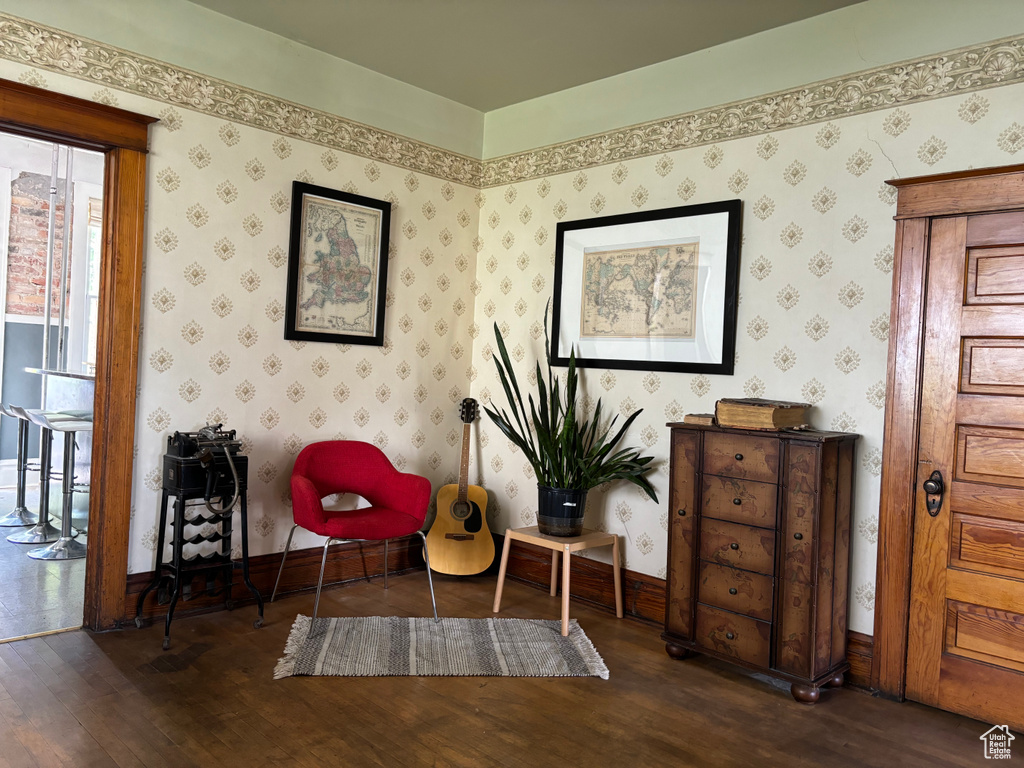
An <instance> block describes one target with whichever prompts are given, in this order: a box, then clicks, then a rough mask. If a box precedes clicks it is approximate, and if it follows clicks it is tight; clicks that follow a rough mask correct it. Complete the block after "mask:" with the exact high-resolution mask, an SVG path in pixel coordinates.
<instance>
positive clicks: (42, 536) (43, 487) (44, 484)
mask: <svg viewBox="0 0 1024 768" xmlns="http://www.w3.org/2000/svg"><path fill="white" fill-rule="evenodd" d="M52 453H53V432H51V431H50V430H49V429H47V428H46V427H42V428H41V429H40V430H39V522H38V523H36V524H35V525H34V526H33V527H32V528H30V529H29V530H27V531H23V532H22V533H14V534H11V535H10V536H8V537H7V540H8V541H9V542H11V543H12V544H49V543H50V542H51V541H57V539H59V538H60V531H58V530H57V529H56V528H54V527H53V526H52V525H50V458H51V454H52ZM69 519H70V518H69ZM72 535H73V536H77V535H78V532H77V531H72Z"/></svg>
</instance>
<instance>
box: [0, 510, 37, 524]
mask: <svg viewBox="0 0 1024 768" xmlns="http://www.w3.org/2000/svg"><path fill="white" fill-rule="evenodd" d="M38 522H39V514H38V513H36V512H32V511H31V510H29V509H27V508H26V507H16V508H15V509H14V510H12V511H11V512H9V513H8V514H6V515H4V516H3V517H0V528H24V527H26V526H29V525H35V524H36V523H38Z"/></svg>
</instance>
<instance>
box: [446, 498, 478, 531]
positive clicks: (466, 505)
mask: <svg viewBox="0 0 1024 768" xmlns="http://www.w3.org/2000/svg"><path fill="white" fill-rule="evenodd" d="M451 513H452V517H453V518H454V519H456V520H461V521H463V523H462V527H463V528H465V529H466V533H477V532H479V531H480V530H481V529H482V528H483V527H484V516H483V515H482V514H480V507H479V505H477V504H476V503H474V502H472V501H456V502H454V503H453V504H452V506H451Z"/></svg>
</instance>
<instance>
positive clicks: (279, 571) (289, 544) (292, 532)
mask: <svg viewBox="0 0 1024 768" xmlns="http://www.w3.org/2000/svg"><path fill="white" fill-rule="evenodd" d="M298 527H299V524H298V523H293V524H292V529H291V530H290V531H288V541H286V542H285V543H284V554H283V555H281V567H280V568H278V569H277V578H276V579H274V591H273V592H272V593H271V594H270V602H274V598H275V597H277V585H278V584H280V583H281V574H282V573H284V561H285V559H287V557H288V550H289V549H291V547H292V536H294V535H295V529H296V528H298Z"/></svg>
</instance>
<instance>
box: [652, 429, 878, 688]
mask: <svg viewBox="0 0 1024 768" xmlns="http://www.w3.org/2000/svg"><path fill="white" fill-rule="evenodd" d="M668 426H669V427H670V428H671V429H672V456H671V478H670V486H671V487H670V494H669V504H670V508H669V550H668V582H667V589H668V595H667V600H666V611H665V632H664V634H663V635H662V638H663V639H664V640H665V641H666V646H665V649H666V651H668V654H669V655H670V656H672V657H673V658H678V659H682V658H686V657H687V656H689V655H690V654H691V653H693V652H697V653H705V654H708V655H709V656H715V657H717V658H720V659H725V660H727V661H730V662H734V663H736V664H740V665H742V666H744V667H747V668H748V669H754V670H758V671H761V672H765V673H767V674H770V675H773V676H775V677H779V678H782V679H784V680H787V681H789V682H790V683H792V688H791V690H792V693H793V697H794V698H795V699H796V700H797V701H799V702H802V703H807V704H813V703H814V702H816V701H817V700H818V696H819V688H820V687H821V686H823V685H832V686H838V685H842V683H843V673H844V672H846V670H847V669H849V664H847V661H846V608H847V579H848V575H849V562H850V509H851V503H852V500H853V464H854V446H855V443H856V441H857V437H858V436H857V435H852V434H846V433H842V432H816V431H812V430H807V431H783V432H758V431H750V430H742V429H726V428H720V427H712V426H702V425H693V424H669V425H668Z"/></svg>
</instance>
